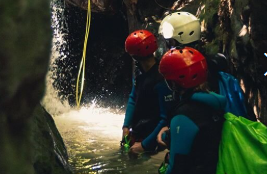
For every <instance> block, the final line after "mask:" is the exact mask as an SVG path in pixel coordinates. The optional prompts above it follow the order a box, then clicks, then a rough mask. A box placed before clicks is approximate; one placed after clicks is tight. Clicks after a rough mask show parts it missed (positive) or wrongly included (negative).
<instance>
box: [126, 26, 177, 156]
mask: <svg viewBox="0 0 267 174" xmlns="http://www.w3.org/2000/svg"><path fill="white" fill-rule="evenodd" d="M157 48H158V46H157V40H156V38H155V36H154V35H153V34H152V33H151V32H149V31H147V30H137V31H134V32H132V33H131V34H130V35H129V36H128V37H127V39H126V41H125V50H126V52H127V53H128V54H129V55H130V56H131V57H132V58H133V59H134V61H137V62H138V64H137V65H138V66H139V68H140V69H141V74H139V75H136V76H135V77H134V79H133V87H132V91H131V94H130V96H129V100H128V104H127V108H126V113H125V119H124V123H123V140H124V137H125V136H126V135H128V134H129V133H130V129H131V128H132V134H133V135H134V137H135V140H137V141H136V142H134V140H133V142H132V143H131V145H132V146H131V148H130V151H131V152H133V153H141V152H143V151H154V150H155V149H156V147H157V135H158V133H159V131H160V130H161V128H162V127H164V126H166V114H165V110H166V108H167V107H168V105H170V104H171V102H172V101H173V100H172V91H170V90H169V89H168V87H167V86H166V84H165V83H164V79H163V77H162V75H161V74H160V73H159V72H158V62H157V61H156V59H155V57H154V55H153V53H154V52H155V51H156V50H157ZM122 143H123V141H122Z"/></svg>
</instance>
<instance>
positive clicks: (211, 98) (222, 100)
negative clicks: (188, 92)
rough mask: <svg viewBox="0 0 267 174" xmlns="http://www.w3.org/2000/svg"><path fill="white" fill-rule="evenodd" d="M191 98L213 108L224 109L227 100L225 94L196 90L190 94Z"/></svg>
mask: <svg viewBox="0 0 267 174" xmlns="http://www.w3.org/2000/svg"><path fill="white" fill-rule="evenodd" d="M191 100H193V101H197V102H200V103H203V104H206V105H209V106H211V107H213V108H214V109H224V108H225V105H226V101H227V100H226V97H225V96H222V95H219V94H217V93H214V92H196V93H194V94H193V95H192V96H191Z"/></svg>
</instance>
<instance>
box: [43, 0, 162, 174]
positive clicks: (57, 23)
mask: <svg viewBox="0 0 267 174" xmlns="http://www.w3.org/2000/svg"><path fill="white" fill-rule="evenodd" d="M51 13H52V28H53V31H54V32H53V41H52V50H51V60H50V68H49V71H48V73H47V78H46V94H45V97H44V99H43V101H42V105H43V106H44V107H45V108H46V110H47V111H48V112H49V113H50V114H51V115H52V116H53V118H54V120H55V122H56V125H57V127H58V129H59V131H60V133H61V135H62V137H63V139H64V142H65V145H66V147H67V150H68V154H69V162H70V164H71V165H72V167H73V171H74V173H75V174H76V173H77V174H78V173H79V174H82V173H86V174H88V173H114V174H116V173H125V174H140V173H152V174H153V173H157V168H158V167H159V165H160V163H161V161H162V159H163V155H164V154H163V153H161V154H159V155H154V156H150V155H142V156H139V157H135V158H134V159H133V158H131V157H130V156H128V154H127V153H123V151H122V150H121V148H120V146H119V143H120V140H121V134H122V130H121V126H122V124H123V119H124V113H123V112H122V111H121V110H117V109H111V108H103V107H100V106H98V101H97V100H92V101H91V102H90V103H89V104H87V105H83V106H82V107H81V108H80V109H77V108H75V107H71V106H70V105H69V102H68V101H67V100H66V98H60V96H59V95H58V94H59V91H58V90H57V89H56V88H55V87H54V86H53V83H54V81H55V79H56V76H57V75H58V73H55V71H56V70H58V69H60V68H63V67H60V66H58V65H57V64H56V63H55V62H56V60H58V59H60V60H64V59H67V58H68V56H69V53H68V51H66V50H68V46H69V45H68V40H67V37H66V36H67V35H68V26H67V24H66V21H65V17H64V2H63V1H55V0H54V1H52V3H51ZM64 68H66V67H64ZM72 68H73V67H67V69H68V70H69V73H71V69H72ZM76 68H77V67H76ZM63 75H64V74H61V76H63ZM74 76H76V75H74ZM74 87H75V86H73V88H74Z"/></svg>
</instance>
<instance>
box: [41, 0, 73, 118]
mask: <svg viewBox="0 0 267 174" xmlns="http://www.w3.org/2000/svg"><path fill="white" fill-rule="evenodd" d="M63 3H64V2H62V1H56V0H52V1H51V4H50V6H51V27H52V29H53V39H52V48H51V55H50V66H49V70H48V73H47V76H46V91H45V96H44V98H43V100H42V101H41V103H42V105H43V106H44V107H45V108H46V110H47V111H48V112H49V113H50V114H51V115H53V116H56V115H59V114H61V113H65V112H68V111H69V110H70V109H71V107H70V106H69V104H68V102H67V101H66V100H61V99H60V98H59V97H58V90H56V89H55V88H54V87H53V83H54V80H55V78H56V77H55V76H56V73H54V71H55V70H56V69H57V68H60V67H58V66H56V65H55V61H56V59H58V58H60V59H62V60H63V59H65V58H66V57H67V54H68V52H65V50H67V47H68V44H67V40H66V35H67V33H68V32H67V31H68V26H67V23H66V21H65V17H64V4H63ZM63 75H64V74H63Z"/></svg>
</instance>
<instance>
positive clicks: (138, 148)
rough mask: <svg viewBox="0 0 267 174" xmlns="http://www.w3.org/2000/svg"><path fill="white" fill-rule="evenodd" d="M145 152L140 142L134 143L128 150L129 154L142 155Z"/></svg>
mask: <svg viewBox="0 0 267 174" xmlns="http://www.w3.org/2000/svg"><path fill="white" fill-rule="evenodd" d="M144 151H145V150H144V149H143V147H142V145H141V142H135V143H134V145H133V146H132V147H131V148H130V152H132V153H136V154H137V153H143V152H144Z"/></svg>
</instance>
